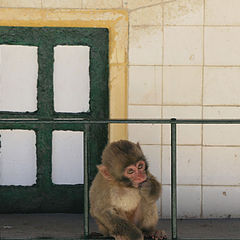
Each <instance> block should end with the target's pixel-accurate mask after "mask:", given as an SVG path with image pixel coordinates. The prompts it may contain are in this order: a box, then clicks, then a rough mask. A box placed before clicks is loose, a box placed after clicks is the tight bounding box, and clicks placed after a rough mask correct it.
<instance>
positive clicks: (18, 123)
mask: <svg viewBox="0 0 240 240" xmlns="http://www.w3.org/2000/svg"><path fill="white" fill-rule="evenodd" d="M38 124H46V125H52V124H54V125H65V124H71V125H78V124H85V126H86V127H85V132H84V237H82V238H78V239H79V240H80V239H92V240H94V239H95V238H91V237H89V195H88V192H89V161H90V159H89V157H88V144H89V141H88V126H89V125H91V124H170V125H171V238H172V239H173V240H190V239H191V240H203V239H204V240H223V239H224V238H201V236H199V238H179V237H178V231H177V179H176V173H177V169H176V161H177V157H176V152H177V151H176V146H177V140H176V135H177V125H179V124H240V119H224V120H220V119H207V120H199V119H175V118H172V119H124V120H123V119H112V120H84V119H79V118H75V119H64V118H56V119H47V120H39V119H19V118H18V119H1V120H0V129H6V128H8V129H12V128H14V129H17V128H18V127H19V128H22V126H23V125H24V126H28V125H31V126H32V125H38ZM97 239H105V240H107V239H113V238H97ZM225 239H228V240H233V239H229V238H225ZM234 240H240V237H239V238H234Z"/></svg>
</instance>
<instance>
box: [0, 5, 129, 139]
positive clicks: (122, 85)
mask: <svg viewBox="0 0 240 240" xmlns="http://www.w3.org/2000/svg"><path fill="white" fill-rule="evenodd" d="M0 25H1V26H31V27H45V26H47V27H103V28H108V29H109V72H110V76H109V91H110V118H111V119H114V118H126V117H127V91H126V89H127V60H128V58H127V46H128V44H127V43H128V13H127V12H126V11H124V10H91V11H90V10H77V9H32V8H28V9H14V8H0ZM126 137H127V127H126V126H124V125H111V126H110V141H113V140H117V139H122V138H126Z"/></svg>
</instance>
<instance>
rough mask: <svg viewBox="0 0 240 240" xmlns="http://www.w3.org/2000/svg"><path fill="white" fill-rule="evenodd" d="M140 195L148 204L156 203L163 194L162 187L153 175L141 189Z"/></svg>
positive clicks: (149, 175) (150, 175) (149, 176)
mask: <svg viewBox="0 0 240 240" xmlns="http://www.w3.org/2000/svg"><path fill="white" fill-rule="evenodd" d="M140 194H141V196H142V197H143V198H144V199H145V200H146V201H147V202H156V201H157V200H158V198H159V197H160V194H161V185H160V183H159V182H158V181H157V180H156V178H155V177H154V176H153V175H152V174H150V173H149V174H148V179H147V181H146V182H144V183H143V184H142V186H141V187H140Z"/></svg>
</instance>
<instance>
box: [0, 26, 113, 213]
mask: <svg viewBox="0 0 240 240" xmlns="http://www.w3.org/2000/svg"><path fill="white" fill-rule="evenodd" d="M108 41H109V40H108V29H106V28H65V27H0V45H1V44H7V45H25V46H37V47H38V84H37V111H36V112H6V111H2V112H0V118H1V119H13V118H14V119H27V118H36V119H38V120H47V121H48V124H45V123H44V121H43V122H42V123H33V124H25V123H24V122H23V123H22V124H15V123H14V122H11V123H9V124H7V125H1V126H0V129H27V130H34V131H35V133H36V155H37V183H36V184H35V185H33V186H0V195H1V204H0V213H12V212H19V213H20V212H39V213H40V212H49V213H51V212H74V213H76V212H82V211H83V201H84V196H83V185H80V184H76V185H55V184H53V183H52V179H51V172H52V171H51V169H52V168H51V157H52V131H54V130H72V131H85V129H86V125H85V124H78V125H76V124H71V119H73V118H82V119H83V120H84V119H85V120H94V119H107V118H108V117H109V89H108ZM57 45H81V46H89V47H90V66H89V75H90V110H89V112H84V113H58V112H55V111H54V102H53V96H54V93H53V62H54V50H53V49H54V47H55V46H57ZM63 118H64V120H65V121H64V123H62V124H55V123H54V120H57V119H63ZM49 121H52V123H51V124H49ZM88 133H89V134H88V139H89V141H90V143H89V148H88V155H89V158H90V159H91V161H90V163H89V164H90V165H89V169H90V176H89V177H90V181H91V180H92V179H93V178H94V176H95V174H96V171H97V170H96V164H97V163H99V161H100V156H101V152H102V150H103V148H104V146H105V145H106V143H107V141H108V127H107V124H105V125H92V126H91V127H90V128H89V129H88Z"/></svg>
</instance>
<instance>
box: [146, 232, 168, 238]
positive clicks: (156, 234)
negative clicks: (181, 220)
mask: <svg viewBox="0 0 240 240" xmlns="http://www.w3.org/2000/svg"><path fill="white" fill-rule="evenodd" d="M144 236H145V237H148V238H152V239H154V240H166V239H167V234H166V232H165V231H164V230H157V231H155V232H153V233H151V234H147V235H144Z"/></svg>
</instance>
